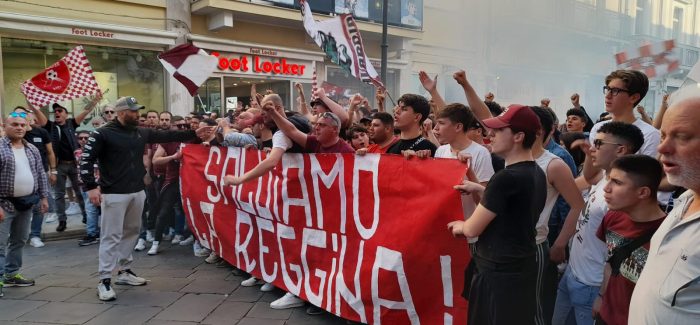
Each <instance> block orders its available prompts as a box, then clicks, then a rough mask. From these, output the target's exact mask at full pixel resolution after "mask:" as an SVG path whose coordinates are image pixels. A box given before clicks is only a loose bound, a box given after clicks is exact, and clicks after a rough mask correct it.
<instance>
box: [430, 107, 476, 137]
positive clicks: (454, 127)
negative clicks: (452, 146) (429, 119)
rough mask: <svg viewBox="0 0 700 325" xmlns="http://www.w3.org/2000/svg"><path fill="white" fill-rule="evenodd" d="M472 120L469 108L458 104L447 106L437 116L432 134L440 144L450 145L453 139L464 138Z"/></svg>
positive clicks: (472, 116)
mask: <svg viewBox="0 0 700 325" xmlns="http://www.w3.org/2000/svg"><path fill="white" fill-rule="evenodd" d="M474 119H475V117H474V114H473V113H472V110H471V109H470V108H469V107H467V106H465V105H463V104H459V103H454V104H449V105H447V106H445V108H443V109H442V110H441V111H440V113H439V114H438V116H437V120H436V121H435V128H434V134H435V136H436V137H437V139H438V141H440V143H451V142H452V141H454V140H455V139H458V138H463V137H466V135H467V131H468V130H469V126H471V125H472V124H473V123H474Z"/></svg>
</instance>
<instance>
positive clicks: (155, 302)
mask: <svg viewBox="0 0 700 325" xmlns="http://www.w3.org/2000/svg"><path fill="white" fill-rule="evenodd" d="M182 295H183V294H182V293H179V292H167V291H142V290H127V291H125V292H124V293H122V294H120V295H119V296H118V297H117V298H118V299H117V300H116V304H118V305H133V306H144V307H146V306H150V307H167V306H170V305H171V304H172V303H173V302H175V301H176V300H178V299H179V298H180V297H182Z"/></svg>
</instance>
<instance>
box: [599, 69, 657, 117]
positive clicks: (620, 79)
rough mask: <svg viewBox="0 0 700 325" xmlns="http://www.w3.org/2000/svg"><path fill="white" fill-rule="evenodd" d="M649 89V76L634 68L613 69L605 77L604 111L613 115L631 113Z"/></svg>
mask: <svg viewBox="0 0 700 325" xmlns="http://www.w3.org/2000/svg"><path fill="white" fill-rule="evenodd" d="M647 90H649V78H647V76H646V75H645V74H644V73H641V72H639V71H636V70H615V71H613V72H612V73H610V74H609V75H608V76H607V77H605V87H603V94H604V95H605V111H607V112H610V113H611V114H613V115H622V114H625V113H631V112H632V110H633V109H634V108H635V107H636V106H637V104H639V102H641V101H642V99H644V96H646V94H647Z"/></svg>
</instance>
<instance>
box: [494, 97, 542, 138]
mask: <svg viewBox="0 0 700 325" xmlns="http://www.w3.org/2000/svg"><path fill="white" fill-rule="evenodd" d="M481 123H482V124H483V125H484V126H486V127H487V128H490V129H502V128H511V130H513V131H514V132H526V133H535V132H537V130H539V129H541V128H542V124H541V123H540V119H539V118H538V117H537V114H535V112H533V111H532V110H531V109H530V107H528V106H524V105H518V104H513V105H510V106H508V107H507V108H506V109H505V110H503V113H501V114H500V115H498V116H496V117H492V118H488V119H485V120H483V121H481Z"/></svg>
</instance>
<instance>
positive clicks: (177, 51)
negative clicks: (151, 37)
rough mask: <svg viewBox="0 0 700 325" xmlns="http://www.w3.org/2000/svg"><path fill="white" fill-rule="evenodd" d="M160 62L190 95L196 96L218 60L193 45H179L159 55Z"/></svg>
mask: <svg viewBox="0 0 700 325" xmlns="http://www.w3.org/2000/svg"><path fill="white" fill-rule="evenodd" d="M158 60H160V63H161V64H163V67H164V68H165V70H168V73H170V74H171V75H173V77H174V78H175V79H177V81H179V82H180V83H181V84H182V85H183V86H185V88H187V91H189V92H190V95H192V96H194V95H195V94H196V93H197V89H199V86H201V85H202V84H203V83H204V82H205V81H206V80H207V78H209V76H211V74H212V72H214V69H216V63H217V62H218V59H217V58H216V57H215V56H211V55H209V54H208V53H207V52H205V51H204V50H202V49H200V48H198V47H196V46H194V45H192V44H182V45H178V46H176V47H174V48H172V49H170V50H168V51H165V52H163V53H161V54H158Z"/></svg>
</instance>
